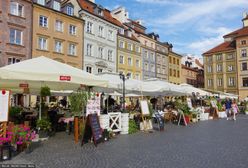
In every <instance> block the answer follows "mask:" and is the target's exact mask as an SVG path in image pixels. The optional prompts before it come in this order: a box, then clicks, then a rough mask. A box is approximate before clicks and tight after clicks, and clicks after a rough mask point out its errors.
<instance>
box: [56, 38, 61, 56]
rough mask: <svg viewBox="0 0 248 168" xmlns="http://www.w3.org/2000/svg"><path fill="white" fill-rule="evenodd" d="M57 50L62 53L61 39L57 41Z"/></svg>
mask: <svg viewBox="0 0 248 168" xmlns="http://www.w3.org/2000/svg"><path fill="white" fill-rule="evenodd" d="M55 52H58V53H62V43H61V41H55Z"/></svg>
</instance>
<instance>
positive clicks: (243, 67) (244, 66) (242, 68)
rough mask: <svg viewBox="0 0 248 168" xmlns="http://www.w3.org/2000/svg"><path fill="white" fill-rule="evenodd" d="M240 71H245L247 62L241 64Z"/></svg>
mask: <svg viewBox="0 0 248 168" xmlns="http://www.w3.org/2000/svg"><path fill="white" fill-rule="evenodd" d="M241 70H242V71H247V62H243V63H242V64H241Z"/></svg>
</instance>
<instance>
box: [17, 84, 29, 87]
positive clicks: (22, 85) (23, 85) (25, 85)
mask: <svg viewBox="0 0 248 168" xmlns="http://www.w3.org/2000/svg"><path fill="white" fill-rule="evenodd" d="M19 87H20V88H28V84H27V83H20V84H19Z"/></svg>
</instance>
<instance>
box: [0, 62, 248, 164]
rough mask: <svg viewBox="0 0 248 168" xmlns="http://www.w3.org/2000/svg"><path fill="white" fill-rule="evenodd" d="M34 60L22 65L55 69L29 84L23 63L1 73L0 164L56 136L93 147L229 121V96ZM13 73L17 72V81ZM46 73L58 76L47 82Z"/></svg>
mask: <svg viewBox="0 0 248 168" xmlns="http://www.w3.org/2000/svg"><path fill="white" fill-rule="evenodd" d="M37 60H38V61H37ZM37 60H35V59H33V60H27V61H33V64H32V65H33V66H37V67H39V66H43V65H44V64H48V65H49V64H50V65H53V66H54V67H57V69H52V70H50V71H49V69H47V72H46V73H47V74H44V75H43V77H42V76H41V77H39V78H33V77H34V76H35V75H34V74H30V76H29V69H28V68H26V69H24V68H23V67H24V65H26V63H25V62H26V61H23V62H21V63H18V64H16V65H10V66H6V67H3V68H0V79H1V82H2V79H3V80H4V81H5V82H6V83H7V84H8V85H5V84H4V85H1V88H0V89H1V94H0V95H1V96H0V103H1V108H0V109H1V110H2V111H5V113H4V114H5V115H1V130H2V132H1V139H0V147H1V149H2V150H3V151H5V152H3V154H2V155H1V159H2V160H6V159H11V156H14V155H16V154H17V153H19V152H22V151H24V150H25V151H28V152H32V150H34V148H33V147H32V146H33V145H31V144H38V143H41V142H42V141H44V140H48V141H49V137H52V136H56V134H57V133H58V132H61V133H64V135H65V136H68V135H67V134H69V135H71V134H72V135H73V136H74V141H75V143H76V144H80V145H84V144H86V143H89V142H94V144H95V146H97V144H99V143H102V142H105V141H107V140H109V139H111V138H113V137H116V136H118V135H119V134H124V135H125V134H133V133H135V132H138V131H143V132H153V131H156V130H157V131H163V130H166V129H167V128H166V127H167V124H171V123H172V124H174V125H175V126H177V125H180V126H187V125H189V124H195V123H197V122H200V121H204V120H209V119H223V118H226V117H230V116H227V114H226V112H225V111H226V104H227V102H229V103H230V101H231V99H230V98H229V97H228V96H226V97H224V98H223V97H222V98H220V97H217V96H214V95H213V94H212V93H210V92H206V91H204V90H201V89H197V88H194V87H193V86H189V85H183V86H181V85H175V84H171V83H168V82H165V81H160V80H158V79H149V80H145V81H138V80H134V79H129V78H128V77H127V76H122V75H118V74H113V73H102V74H100V75H97V76H95V75H92V74H87V73H85V72H83V71H80V70H76V69H74V68H72V67H70V66H68V65H64V64H62V63H59V62H56V61H53V60H49V59H47V58H44V57H41V58H37ZM22 64H23V65H22ZM34 64H35V65H34ZM40 64H42V65H40ZM29 65H30V64H29ZM55 65H56V66H55ZM11 67H13V68H11ZM18 68H21V69H22V75H20V76H18V75H17V72H18V71H19V69H18ZM31 68H32V67H31ZM60 68H61V69H60ZM66 68H67V70H66ZM70 69H71V70H72V71H70ZM15 70H16V72H15ZM1 72H4V73H1ZM33 73H37V74H39V73H40V72H39V71H37V72H35V71H34V72H33ZM42 73H44V72H42ZM50 73H57V75H54V78H52V77H49V78H47V75H49V74H50ZM73 73H74V74H73ZM16 75H17V76H16ZM85 75H86V76H85ZM87 75H88V76H87ZM75 78H76V80H75ZM1 82H0V83H1ZM56 86H58V89H59V90H57V91H56ZM190 90H191V91H190ZM232 100H233V99H232ZM237 104H239V105H240V106H239V107H240V108H239V109H240V112H241V111H242V112H245V111H246V109H247V103H246V102H245V101H243V102H242V103H237ZM3 107H5V108H3ZM241 109H242V110H241ZM247 110H248V109H247ZM230 114H231V113H230ZM60 135H61V134H60ZM34 146H37V145H34ZM6 151H7V152H6ZM9 153H10V154H9Z"/></svg>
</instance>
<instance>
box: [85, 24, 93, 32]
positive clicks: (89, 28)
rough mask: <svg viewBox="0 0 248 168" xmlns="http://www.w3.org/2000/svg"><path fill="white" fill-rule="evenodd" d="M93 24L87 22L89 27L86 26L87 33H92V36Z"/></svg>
mask: <svg viewBox="0 0 248 168" xmlns="http://www.w3.org/2000/svg"><path fill="white" fill-rule="evenodd" d="M92 30H93V23H91V22H87V25H86V32H87V33H91V34H93V31H92Z"/></svg>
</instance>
